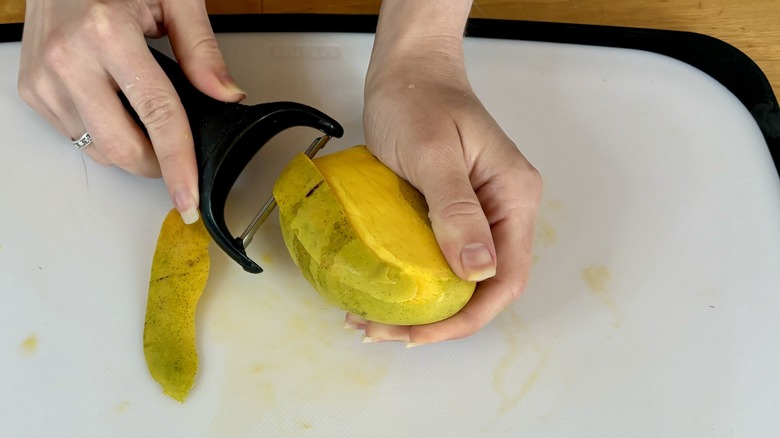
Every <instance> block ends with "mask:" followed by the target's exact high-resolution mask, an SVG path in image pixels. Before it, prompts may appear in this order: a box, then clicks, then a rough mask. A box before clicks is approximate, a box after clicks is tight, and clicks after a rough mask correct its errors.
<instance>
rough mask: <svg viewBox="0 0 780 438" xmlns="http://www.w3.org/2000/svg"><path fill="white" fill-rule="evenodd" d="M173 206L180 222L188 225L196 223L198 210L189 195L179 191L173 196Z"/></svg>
mask: <svg viewBox="0 0 780 438" xmlns="http://www.w3.org/2000/svg"><path fill="white" fill-rule="evenodd" d="M173 204H174V206H175V207H176V210H179V214H181V220H182V221H184V223H185V224H187V225H190V224H194V223H195V222H197V221H198V216H199V215H198V209H197V207H196V206H195V205H196V204H195V199H194V198H193V197H192V195H190V194H189V193H187V192H185V191H183V190H180V191H178V192H176V194H174V195H173Z"/></svg>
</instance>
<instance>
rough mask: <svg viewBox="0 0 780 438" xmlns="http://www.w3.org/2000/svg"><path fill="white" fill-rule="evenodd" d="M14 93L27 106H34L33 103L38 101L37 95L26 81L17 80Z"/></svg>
mask: <svg viewBox="0 0 780 438" xmlns="http://www.w3.org/2000/svg"><path fill="white" fill-rule="evenodd" d="M16 91H17V93H19V98H20V99H22V102H24V103H26V104H27V105H29V106H33V105H35V103H36V102H37V101H38V94H37V93H36V92H35V90H33V87H32V85H31V83H30V81H29V80H27V79H22V78H20V79H19V82H18V83H17V86H16Z"/></svg>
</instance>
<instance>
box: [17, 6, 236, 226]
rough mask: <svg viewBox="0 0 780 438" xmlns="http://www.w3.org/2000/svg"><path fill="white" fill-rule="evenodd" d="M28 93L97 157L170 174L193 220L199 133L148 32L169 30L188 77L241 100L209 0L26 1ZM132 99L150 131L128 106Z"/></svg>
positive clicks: (23, 90)
mask: <svg viewBox="0 0 780 438" xmlns="http://www.w3.org/2000/svg"><path fill="white" fill-rule="evenodd" d="M25 20H26V21H25V26H24V35H23V38H22V53H21V66H20V70H19V95H20V96H21V98H22V99H23V100H24V101H25V102H26V103H27V104H28V105H29V106H31V107H32V108H33V109H34V110H35V111H37V112H38V113H39V114H41V115H42V116H43V117H44V118H45V119H46V120H47V121H48V122H49V123H50V124H52V125H53V126H54V127H55V128H56V129H57V130H58V131H59V132H60V133H62V134H63V135H65V136H66V137H68V138H70V139H76V138H79V137H81V136H82V134H84V133H85V132H89V133H90V135H91V137H92V139H93V143H92V144H90V145H89V146H87V147H86V148H85V149H84V152H86V153H87V155H89V156H90V157H92V158H93V159H94V160H95V161H97V162H98V163H101V164H103V165H115V166H117V167H120V168H122V169H125V170H127V171H128V172H131V173H134V174H138V175H142V176H146V177H159V176H161V175H162V177H163V178H164V180H165V183H166V186H167V188H168V191H169V193H170V196H171V200H172V201H173V203H174V206H175V207H176V209H177V210H178V211H179V212H180V213H181V214H182V218H183V219H184V221H185V222H187V223H191V222H194V221H196V220H197V219H198V212H197V208H198V204H199V196H198V170H197V164H196V162H195V151H194V149H193V140H192V133H191V131H190V126H189V122H188V120H187V116H186V113H185V112H184V108H183V107H182V105H181V102H180V100H179V97H178V95H177V94H176V91H175V89H174V88H173V85H172V84H171V83H170V81H169V80H168V77H167V76H166V75H165V73H164V72H163V70H162V69H161V68H160V67H159V65H158V64H157V62H156V61H155V60H154V58H153V57H152V55H151V53H150V52H149V50H148V48H147V45H146V40H145V37H159V36H162V35H163V34H166V33H167V34H168V36H169V38H170V41H171V46H172V48H173V51H174V54H175V55H176V58H177V60H178V61H179V64H180V65H181V67H182V69H183V70H184V73H185V74H186V75H187V77H188V78H189V80H190V81H191V82H192V83H193V85H195V87H197V88H198V89H200V90H201V91H202V92H204V93H205V94H207V95H209V96H211V97H213V98H215V99H219V100H223V101H239V100H241V99H242V98H243V97H244V96H245V93H244V92H243V91H241V89H240V88H238V86H237V85H236V83H235V81H234V80H233V79H232V78H231V76H230V74H229V73H228V71H227V67H226V66H225V63H224V61H223V59H222V54H221V52H220V51H219V48H218V46H217V42H216V40H215V38H214V33H213V31H212V30H211V26H210V24H209V21H208V16H207V13H206V8H205V5H204V2H203V0H157V1H149V0H146V1H143V0H131V1H126V0H70V1H62V0H27V10H26V16H25ZM118 91H121V92H122V93H124V95H125V96H126V97H127V99H128V101H129V102H130V104H131V105H132V106H133V108H134V109H135V111H136V113H137V114H138V116H139V118H140V119H141V121H142V122H143V124H144V126H145V127H146V130H147V131H148V133H149V139H147V138H146V136H145V135H144V133H143V132H142V130H141V129H140V128H139V127H138V125H137V124H136V123H135V122H134V121H133V119H132V118H131V117H130V115H129V114H128V113H127V111H125V109H124V107H123V106H122V103H121V101H120V99H119V97H118V95H117V92H118Z"/></svg>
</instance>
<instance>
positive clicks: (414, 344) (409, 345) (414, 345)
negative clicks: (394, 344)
mask: <svg viewBox="0 0 780 438" xmlns="http://www.w3.org/2000/svg"><path fill="white" fill-rule="evenodd" d="M426 343H427V342H407V343H406V348H412V347H419V346H420V345H425V344H426Z"/></svg>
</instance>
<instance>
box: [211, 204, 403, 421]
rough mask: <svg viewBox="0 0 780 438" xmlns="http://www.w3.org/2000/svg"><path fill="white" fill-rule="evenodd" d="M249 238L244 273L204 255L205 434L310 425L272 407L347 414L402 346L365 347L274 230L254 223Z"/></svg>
mask: <svg viewBox="0 0 780 438" xmlns="http://www.w3.org/2000/svg"><path fill="white" fill-rule="evenodd" d="M269 220H270V218H269ZM273 222H278V219H273V221H272V223H271V225H272V226H274V225H273ZM253 244H254V245H256V246H257V247H258V248H263V251H264V252H263V253H261V254H260V257H259V258H260V260H261V261H262V263H263V265H262V266H263V269H264V270H265V272H264V273H263V274H262V275H261V276H248V275H246V274H244V273H243V272H239V271H237V270H235V269H232V268H233V267H232V265H230V263H232V261H229V260H228V261H224V263H225V265H224V266H223V265H220V264H216V265H213V266H214V269H213V273H212V277H211V278H210V279H209V281H210V282H211V281H212V279H214V282H213V283H212V284H211V286H212V287H214V290H212V291H211V292H209V291H207V292H206V293H205V294H204V297H205V298H206V302H205V303H202V304H201V309H203V313H202V314H201V321H202V332H203V334H204V337H203V338H202V339H204V341H206V342H211V343H212V348H214V349H216V350H218V352H217V354H215V355H214V357H218V364H213V365H212V370H214V371H213V372H214V373H218V376H219V377H218V382H217V385H218V388H219V390H218V392H217V394H216V397H217V409H216V413H215V416H214V418H213V420H212V422H211V425H210V431H209V432H210V434H211V435H213V436H247V435H253V434H256V433H258V432H259V430H261V429H262V430H263V431H266V432H268V431H269V430H275V431H276V432H275V433H276V435H277V436H289V435H296V434H297V433H302V431H304V430H309V429H312V427H313V426H312V423H311V422H310V421H309V420H307V421H303V420H301V422H300V423H295V422H294V423H289V422H288V421H285V417H283V416H281V417H280V416H276V415H274V413H276V412H288V413H290V414H291V415H297V416H298V417H299V418H303V419H307V418H308V417H309V415H311V412H312V411H314V412H316V411H317V410H318V409H326V410H328V412H329V416H330V417H331V419H332V421H343V422H349V421H350V419H351V418H353V417H354V416H355V415H358V414H359V412H361V410H362V409H364V407H365V406H369V405H370V404H371V403H372V400H373V399H374V398H375V397H376V396H377V395H378V394H379V385H380V384H381V383H382V382H383V381H384V379H385V377H386V375H387V374H388V370H389V368H390V366H392V364H393V359H394V357H395V356H396V355H398V354H401V353H402V352H403V351H404V350H405V349H403V348H401V349H398V348H392V347H393V346H392V345H388V346H372V348H367V347H366V346H365V345H364V344H362V343H361V339H362V332H360V331H353V330H344V329H343V328H342V327H343V325H344V312H343V311H340V310H338V309H336V308H335V307H334V306H331V305H329V304H328V303H327V302H326V301H325V300H324V299H323V298H322V297H320V296H319V294H317V292H316V291H315V290H314V289H312V288H311V286H310V285H309V284H308V283H307V282H306V280H305V279H304V278H303V276H301V275H300V272H299V271H298V269H297V268H296V267H295V265H294V264H293V262H292V259H291V258H290V257H289V256H288V255H287V254H286V251H287V249H286V248H285V246H284V242H283V241H282V239H281V235H278V234H277V233H267V234H263V233H258V235H256V236H255V242H254V243H253ZM219 260H222V258H220V259H219ZM223 289H224V292H223ZM206 295H207V296H206ZM373 347H379V348H373ZM318 406H319V408H318ZM287 418H289V416H288V417H287ZM269 428H270V429H269ZM277 432H278V433H277Z"/></svg>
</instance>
